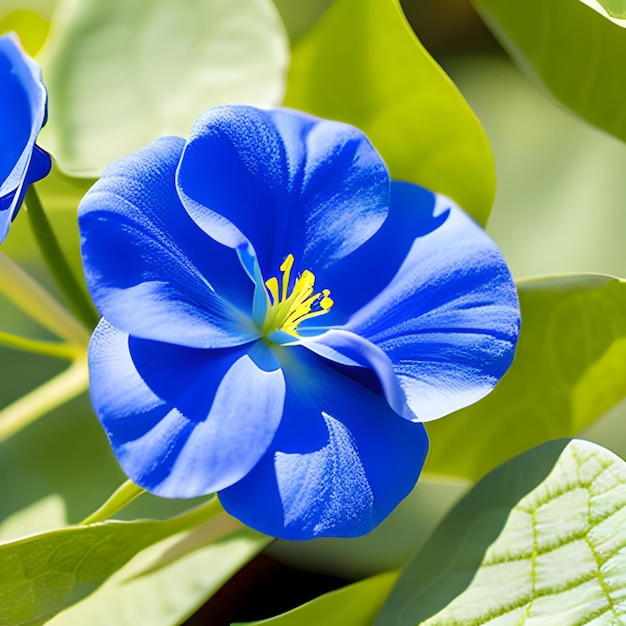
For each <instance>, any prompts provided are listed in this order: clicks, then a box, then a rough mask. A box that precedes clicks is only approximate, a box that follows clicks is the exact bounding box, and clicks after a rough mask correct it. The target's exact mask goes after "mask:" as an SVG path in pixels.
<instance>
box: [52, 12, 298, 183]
mask: <svg viewBox="0 0 626 626" xmlns="http://www.w3.org/2000/svg"><path fill="white" fill-rule="evenodd" d="M287 45H288V44H287V38H286V34H285V32H284V28H283V26H282V22H281V21H280V18H279V16H278V14H277V11H276V9H275V7H274V5H273V4H272V3H271V2H270V0H231V1H229V2H213V1H212V0H198V1H197V2H193V3H186V2H171V1H169V0H136V1H133V2H128V1H127V0H109V1H107V2H101V1H100V0H84V1H82V2H80V3H78V5H77V4H76V3H75V2H73V1H72V0H67V1H66V0H63V1H62V2H61V3H60V5H59V7H58V8H57V11H56V12H55V14H54V17H53V21H52V25H51V33H50V36H49V37H48V40H47V42H46V47H45V49H44V50H43V51H42V65H43V69H44V75H45V76H46V83H47V86H48V91H49V97H50V101H49V109H50V118H49V121H48V124H47V126H46V127H45V128H44V131H43V133H42V139H41V143H42V144H43V145H44V146H45V147H46V148H48V149H49V150H50V151H51V152H52V153H53V154H54V156H55V157H56V158H57V160H58V162H59V165H60V167H61V168H62V169H63V170H64V171H65V172H67V173H70V174H73V175H77V176H98V175H99V174H100V172H101V171H102V169H103V168H104V167H105V166H106V165H107V164H108V163H110V162H111V161H113V160H115V159H117V158H119V157H121V156H123V155H124V154H126V153H128V152H132V151H134V150H137V149H139V148H141V147H142V146H144V145H146V144H148V143H149V142H151V141H152V140H154V139H156V138H157V137H159V136H161V135H166V134H179V135H183V136H187V135H188V133H189V130H190V129H191V126H192V124H193V122H194V121H195V119H196V118H197V117H198V115H200V113H202V112H203V111H204V110H205V109H206V108H208V107H210V106H212V105H217V104H223V103H225V102H248V103H251V104H257V105H272V104H277V103H278V102H280V100H281V97H282V94H283V89H284V73H285V70H286V65H287V58H288V49H287Z"/></svg>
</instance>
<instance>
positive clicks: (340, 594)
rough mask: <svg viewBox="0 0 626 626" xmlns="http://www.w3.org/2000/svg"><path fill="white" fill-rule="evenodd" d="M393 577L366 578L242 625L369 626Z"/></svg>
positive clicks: (392, 575)
mask: <svg viewBox="0 0 626 626" xmlns="http://www.w3.org/2000/svg"><path fill="white" fill-rule="evenodd" d="M397 577H398V575H397V573H396V572H390V573H387V574H381V575H379V576H375V577H373V578H368V579H366V580H362V581H361V582H358V583H355V584H354V585H349V586H348V587H344V588H343V589H339V590H337V591H333V592H331V593H327V594H325V595H323V596H320V597H319V598H316V599H315V600H312V601H311V602H308V603H307V604H304V605H303V606H300V607H298V608H297V609H293V610H292V611H289V612H288V613H284V614H283V615H279V616H278V617H273V618H271V619H265V620H261V621H260V622H247V623H246V625H245V626H318V625H319V624H324V626H345V625H346V624H350V626H370V625H371V624H372V622H373V620H374V617H375V616H376V614H377V613H378V611H379V609H380V607H381V606H382V604H383V602H384V601H385V599H386V598H387V595H388V594H389V591H390V590H391V588H392V586H393V584H394V583H395V581H396V579H397ZM233 626H244V625H243V624H239V625H236V624H233Z"/></svg>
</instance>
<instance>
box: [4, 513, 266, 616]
mask: <svg viewBox="0 0 626 626" xmlns="http://www.w3.org/2000/svg"><path fill="white" fill-rule="evenodd" d="M209 507H210V504H209ZM209 515H211V510H210V509H208V508H207V506H206V505H205V506H201V507H198V508H197V509H194V510H193V511H190V512H188V513H185V514H183V515H181V516H178V517H174V518H170V519H168V520H164V521H157V520H145V521H134V522H124V521H107V522H102V523H99V524H93V525H89V526H71V527H67V528H62V529H59V530H54V531H49V532H44V533H41V534H37V535H32V536H29V537H26V538H23V539H18V540H15V541H12V542H8V543H5V544H2V545H0V607H2V612H1V613H0V624H6V625H10V626H26V625H33V626H34V625H36V624H42V623H44V622H45V621H46V620H48V619H50V618H51V617H52V616H54V615H56V614H57V613H58V612H59V611H61V610H62V609H64V608H66V607H68V606H71V605H72V604H74V603H76V602H78V601H79V600H81V599H82V598H84V597H86V596H88V595H89V594H90V593H92V592H93V591H94V590H95V589H97V588H98V587H99V586H100V585H101V584H102V583H103V582H104V581H105V580H107V579H108V578H109V577H110V576H111V575H112V574H114V573H115V572H116V571H118V570H119V569H120V568H122V567H123V566H124V565H125V564H126V563H127V562H128V561H129V560H130V559H131V558H132V557H134V556H135V555H136V554H138V553H139V552H140V551H141V550H143V549H144V548H147V547H149V546H151V545H153V544H155V543H157V542H159V541H162V540H163V539H166V538H168V537H170V536H173V535H176V534H178V533H181V532H184V531H187V530H189V529H191V528H194V527H196V526H198V525H199V524H201V523H202V522H203V520H204V519H205V518H206V517H208V516H209ZM261 538H262V537H261ZM191 608H193V607H191Z"/></svg>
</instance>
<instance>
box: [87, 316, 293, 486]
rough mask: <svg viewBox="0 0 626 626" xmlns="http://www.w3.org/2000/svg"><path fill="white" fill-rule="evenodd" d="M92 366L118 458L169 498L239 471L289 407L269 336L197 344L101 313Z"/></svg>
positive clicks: (228, 480)
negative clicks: (123, 324)
mask: <svg viewBox="0 0 626 626" xmlns="http://www.w3.org/2000/svg"><path fill="white" fill-rule="evenodd" d="M89 368H90V370H89V371H90V381H91V383H90V384H91V398H92V404H93V406H94V409H95V411H96V413H97V415H98V417H99V418H100V420H101V422H102V424H103V426H104V429H105V430H106V432H107V435H108V437H109V440H110V443H111V446H112V448H113V451H114V453H115V456H116V457H117V459H118V461H119V463H120V465H121V466H122V468H123V469H124V471H125V472H126V474H127V475H128V476H129V477H130V478H131V479H132V480H133V481H134V482H136V483H137V484H138V485H140V486H141V487H143V488H145V489H147V490H148V491H151V492H152V493H155V494H157V495H160V496H164V497H170V498H190V497H194V496H199V495H204V494H207V493H212V492H214V491H217V490H220V489H224V488H225V487H228V486H229V485H231V484H232V483H234V482H236V481H237V480H239V479H240V478H242V477H243V476H244V475H245V474H247V473H248V472H249V471H250V469H251V468H252V467H253V466H254V465H255V464H256V462H257V461H258V460H259V458H260V457H261V456H262V455H263V454H264V453H265V451H266V449H267V447H268V445H269V444H270V442H271V441H272V438H273V437H274V433H275V431H276V428H277V427H278V424H279V422H280V419H281V415H282V412H283V402H284V396H285V382H284V379H283V375H282V372H281V370H280V368H279V365H278V362H277V361H276V359H275V358H274V357H273V355H272V353H271V352H270V351H269V349H268V348H267V347H266V346H265V345H264V344H263V343H253V344H249V345H247V346H240V347H237V348H225V349H218V350H199V349H194V348H185V347H180V346H174V345H170V344H163V343H158V342H153V341H146V340H142V339H136V338H134V337H129V336H128V335H127V334H126V333H124V332H122V331H119V330H117V329H115V328H114V327H113V326H111V325H110V324H109V323H108V322H106V321H105V320H102V321H101V322H100V324H99V325H98V327H97V328H96V330H95V332H94V335H93V338H92V340H91V343H90V346H89Z"/></svg>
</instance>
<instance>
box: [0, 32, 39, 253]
mask: <svg viewBox="0 0 626 626" xmlns="http://www.w3.org/2000/svg"><path fill="white" fill-rule="evenodd" d="M0 93H1V94H2V97H0V138H2V150H0V241H3V240H4V238H5V237H6V235H7V233H8V230H9V225H10V223H11V220H12V219H13V218H14V217H15V214H16V213H17V210H18V209H19V207H20V205H21V203H22V201H23V199H24V194H25V193H26V189H27V188H28V185H30V184H31V183H33V182H35V181H37V180H39V179H41V178H43V177H44V176H46V175H47V174H48V172H49V171H50V166H51V161H50V157H49V156H48V155H47V154H46V153H45V152H43V151H42V150H40V149H39V148H38V147H37V146H35V141H36V139H37V135H38V134H39V131H40V130H41V127H42V126H43V125H44V123H45V120H46V102H47V94H46V89H45V87H44V84H43V81H42V78H41V70H40V69H39V66H38V65H37V64H36V63H35V62H34V61H33V60H32V59H31V58H30V57H28V56H27V55H26V53H25V52H24V51H23V50H22V48H21V47H20V44H19V43H18V41H17V39H16V38H14V36H13V35H4V36H3V37H0Z"/></svg>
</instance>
